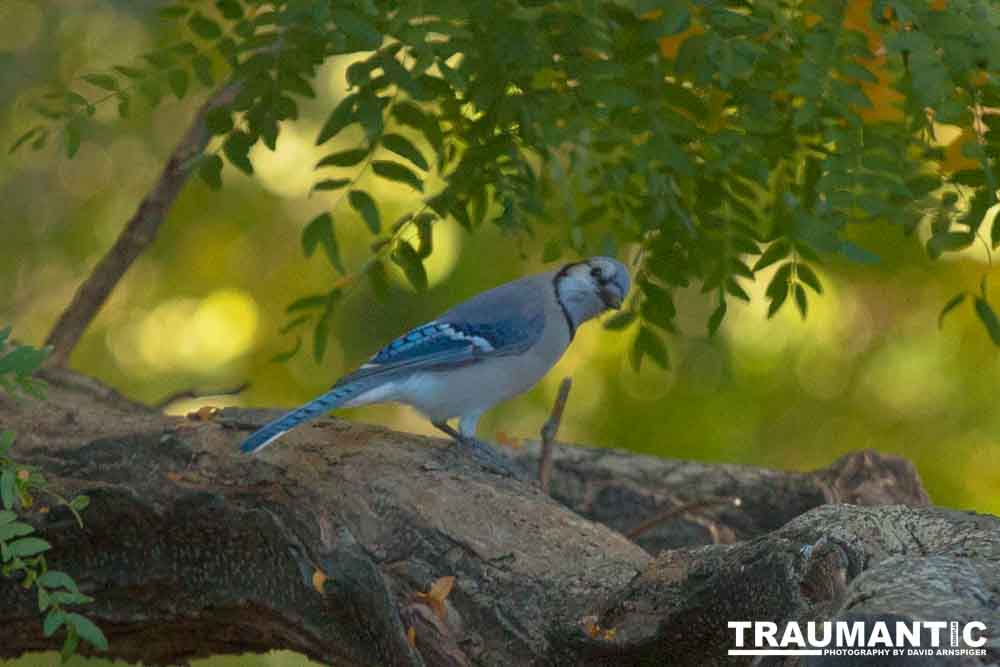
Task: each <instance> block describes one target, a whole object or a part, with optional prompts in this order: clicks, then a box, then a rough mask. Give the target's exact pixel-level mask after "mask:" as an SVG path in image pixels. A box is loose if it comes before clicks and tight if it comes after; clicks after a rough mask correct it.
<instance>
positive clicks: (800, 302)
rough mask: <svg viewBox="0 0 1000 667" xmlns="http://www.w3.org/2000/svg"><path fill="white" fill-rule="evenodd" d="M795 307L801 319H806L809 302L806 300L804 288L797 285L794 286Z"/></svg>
mask: <svg viewBox="0 0 1000 667" xmlns="http://www.w3.org/2000/svg"><path fill="white" fill-rule="evenodd" d="M795 306H796V307H797V308H798V309H799V313H800V314H801V315H802V319H806V314H807V313H808V311H809V302H808V301H807V300H806V288H805V287H803V286H802V285H800V284H798V283H796V284H795Z"/></svg>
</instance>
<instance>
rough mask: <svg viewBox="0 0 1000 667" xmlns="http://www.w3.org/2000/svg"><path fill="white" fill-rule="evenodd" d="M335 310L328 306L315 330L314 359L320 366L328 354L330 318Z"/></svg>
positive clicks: (317, 322)
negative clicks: (324, 356)
mask: <svg viewBox="0 0 1000 667" xmlns="http://www.w3.org/2000/svg"><path fill="white" fill-rule="evenodd" d="M332 314H333V310H332V309H331V308H330V307H329V305H328V306H327V309H326V310H325V311H323V314H322V315H321V316H320V318H319V320H317V321H316V328H315V329H314V330H313V359H314V360H315V361H316V363H317V364H318V363H319V362H321V361H322V360H323V355H325V354H326V346H327V343H329V341H330V317H331V316H332Z"/></svg>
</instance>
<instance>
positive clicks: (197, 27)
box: [188, 12, 222, 39]
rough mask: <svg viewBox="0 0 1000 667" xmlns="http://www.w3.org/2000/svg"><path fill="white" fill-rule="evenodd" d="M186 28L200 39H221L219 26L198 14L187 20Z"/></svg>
mask: <svg viewBox="0 0 1000 667" xmlns="http://www.w3.org/2000/svg"><path fill="white" fill-rule="evenodd" d="M188 27H189V28H191V32H193V33H194V34H196V35H198V36H199V37H201V38H202V39H218V38H219V37H222V29H221V28H220V27H219V24H218V23H216V22H215V21H213V20H212V19H210V18H208V17H206V16H205V15H204V14H202V13H200V12H199V13H197V14H192V15H191V18H189V19H188Z"/></svg>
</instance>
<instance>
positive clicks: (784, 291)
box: [767, 265, 790, 318]
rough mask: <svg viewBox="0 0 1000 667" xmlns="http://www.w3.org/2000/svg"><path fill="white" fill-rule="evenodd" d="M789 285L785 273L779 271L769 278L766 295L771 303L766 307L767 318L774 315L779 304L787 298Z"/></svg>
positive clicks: (779, 306)
mask: <svg viewBox="0 0 1000 667" xmlns="http://www.w3.org/2000/svg"><path fill="white" fill-rule="evenodd" d="M786 266H787V265H786ZM789 287H790V284H789V282H788V275H787V274H786V275H785V276H782V275H781V274H780V273H776V274H775V275H774V277H773V278H772V279H771V282H770V284H769V285H768V286H767V297H768V298H769V299H770V300H771V303H770V305H769V306H768V308H767V317H768V318H772V317H774V315H775V313H777V312H778V310H779V309H780V308H781V306H782V305H783V304H784V303H785V299H787V298H788V289H789Z"/></svg>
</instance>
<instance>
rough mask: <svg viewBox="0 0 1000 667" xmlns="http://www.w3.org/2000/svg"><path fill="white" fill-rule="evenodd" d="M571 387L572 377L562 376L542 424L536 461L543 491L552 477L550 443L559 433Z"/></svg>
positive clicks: (546, 490)
mask: <svg viewBox="0 0 1000 667" xmlns="http://www.w3.org/2000/svg"><path fill="white" fill-rule="evenodd" d="M572 387H573V378H563V381H562V382H561V383H560V384H559V393H558V394H557V395H556V402H555V403H554V404H553V405H552V414H551V415H549V418H548V420H547V421H546V422H545V424H544V425H543V426H542V433H541V435H542V454H541V457H540V458H539V461H538V481H539V483H540V484H541V485H542V491H544V492H545V493H548V492H549V482H550V480H551V479H552V443H553V442H554V441H555V439H556V434H557V433H559V424H561V423H562V416H563V410H565V409H566V400H567V399H568V398H569V390H570V389H571V388H572Z"/></svg>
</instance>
